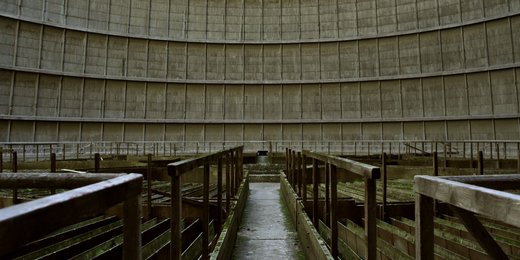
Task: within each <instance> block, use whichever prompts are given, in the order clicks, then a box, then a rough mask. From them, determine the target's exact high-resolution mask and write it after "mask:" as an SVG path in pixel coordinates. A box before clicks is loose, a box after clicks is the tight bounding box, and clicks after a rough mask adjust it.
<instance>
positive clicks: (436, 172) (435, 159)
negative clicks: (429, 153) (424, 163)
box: [433, 152, 439, 176]
mask: <svg viewBox="0 0 520 260" xmlns="http://www.w3.org/2000/svg"><path fill="white" fill-rule="evenodd" d="M433 176H439V157H438V155H437V152H434V153H433Z"/></svg>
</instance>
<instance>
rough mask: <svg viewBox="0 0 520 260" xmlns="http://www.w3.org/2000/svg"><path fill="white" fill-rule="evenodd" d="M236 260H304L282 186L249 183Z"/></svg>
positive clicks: (235, 249) (237, 243) (236, 245)
mask: <svg viewBox="0 0 520 260" xmlns="http://www.w3.org/2000/svg"><path fill="white" fill-rule="evenodd" d="M233 259H305V257H304V255H303V251H302V250H301V248H300V243H299V241H298V234H297V233H296V230H295V228H294V224H293V222H292V220H291V218H290V216H289V215H288V212H287V209H286V208H285V205H284V203H283V201H282V198H281V195H280V184H279V183H249V197H248V199H247V203H246V207H245V210H244V214H243V217H242V222H241V225H240V228H239V230H238V234H237V241H236V243H235V248H234V252H233Z"/></svg>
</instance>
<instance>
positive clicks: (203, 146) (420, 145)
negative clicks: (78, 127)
mask: <svg viewBox="0 0 520 260" xmlns="http://www.w3.org/2000/svg"><path fill="white" fill-rule="evenodd" d="M236 146H243V147H244V152H256V151H258V150H268V151H269V152H274V153H283V152H284V151H285V148H291V149H294V150H312V151H315V152H322V153H327V154H341V155H351V156H367V155H368V156H369V155H375V154H377V155H379V154H381V153H383V152H385V153H387V154H396V155H407V154H414V155H421V154H431V153H433V152H438V153H439V154H443V155H444V157H461V158H466V157H473V156H474V154H475V153H476V152H477V151H483V153H484V156H485V157H486V158H490V159H493V158H496V159H501V158H502V159H507V158H517V157H518V155H519V152H518V151H519V150H520V140H450V141H435V140H317V141H305V140H303V141H302V140H271V141H200V142H199V141H161V142H153V141H150V142H109V141H99V142H2V143H0V148H2V150H3V152H2V151H0V154H3V157H4V158H3V159H4V160H10V158H11V157H10V154H11V152H13V151H17V152H18V155H19V156H20V159H21V160H22V161H26V160H27V161H39V160H47V159H48V158H49V155H50V154H51V153H56V155H57V157H58V159H62V160H65V159H86V158H89V159H92V158H93V156H94V154H95V153H99V154H102V155H113V156H119V155H126V156H134V155H135V156H145V155H147V154H152V155H154V156H178V155H185V154H190V155H191V154H206V153H212V152H216V151H221V150H225V149H230V148H232V147H236Z"/></svg>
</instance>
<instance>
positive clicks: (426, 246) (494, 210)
mask: <svg viewBox="0 0 520 260" xmlns="http://www.w3.org/2000/svg"><path fill="white" fill-rule="evenodd" d="M477 185H478V186H477ZM519 185H520V178H519V177H518V175H517V174H512V175H486V176H450V177H433V176H422V175H419V176H415V177H414V191H415V192H416V193H417V194H416V205H415V218H416V220H415V221H416V226H417V227H416V235H415V236H416V258H417V259H433V248H434V238H433V236H434V235H433V227H434V224H433V221H434V220H433V214H432V212H433V207H434V206H433V204H434V200H439V201H441V202H444V203H447V204H448V205H450V207H451V209H452V210H453V212H455V214H456V215H457V216H458V217H459V218H460V219H461V221H462V223H463V224H464V225H465V226H466V229H467V230H468V231H469V232H470V233H471V234H472V235H473V237H474V238H475V240H477V242H478V243H479V244H480V245H481V247H482V248H483V249H484V250H485V251H486V252H487V253H488V254H489V255H490V256H491V257H492V258H495V259H507V258H508V257H507V255H506V254H505V253H504V251H503V250H502V249H501V248H500V246H499V245H498V244H497V243H496V241H495V240H494V239H493V237H492V236H491V235H490V234H489V233H488V231H487V230H486V229H485V228H484V227H483V225H482V224H481V223H480V221H479V220H478V218H476V217H475V214H479V215H482V216H485V217H488V218H490V219H494V220H498V221H500V222H503V223H506V224H509V225H512V226H515V227H520V208H519V207H518V205H520V195H517V194H513V193H508V192H503V191H499V190H494V189H490V188H489V187H493V188H501V189H508V188H511V187H518V186H519Z"/></svg>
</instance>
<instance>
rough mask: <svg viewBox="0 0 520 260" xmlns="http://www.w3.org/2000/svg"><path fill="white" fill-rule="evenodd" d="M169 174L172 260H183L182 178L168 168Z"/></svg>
mask: <svg viewBox="0 0 520 260" xmlns="http://www.w3.org/2000/svg"><path fill="white" fill-rule="evenodd" d="M168 174H169V175H170V176H171V195H172V199H171V222H170V224H171V227H170V229H171V242H170V259H174V260H181V255H182V240H181V239H182V236H181V232H182V227H181V217H182V189H181V187H182V184H181V176H180V174H179V173H178V172H175V171H172V168H170V167H168Z"/></svg>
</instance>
